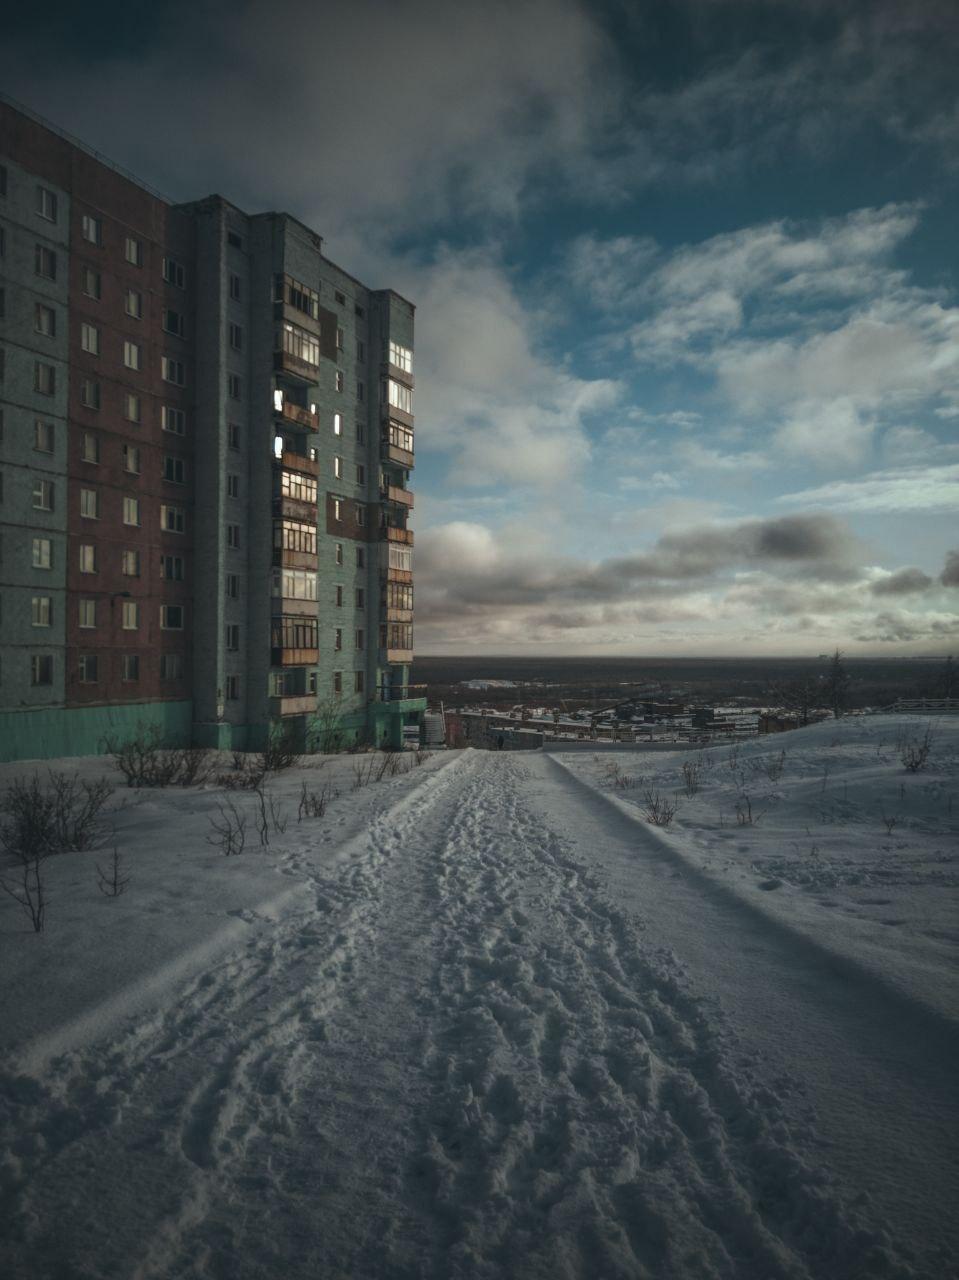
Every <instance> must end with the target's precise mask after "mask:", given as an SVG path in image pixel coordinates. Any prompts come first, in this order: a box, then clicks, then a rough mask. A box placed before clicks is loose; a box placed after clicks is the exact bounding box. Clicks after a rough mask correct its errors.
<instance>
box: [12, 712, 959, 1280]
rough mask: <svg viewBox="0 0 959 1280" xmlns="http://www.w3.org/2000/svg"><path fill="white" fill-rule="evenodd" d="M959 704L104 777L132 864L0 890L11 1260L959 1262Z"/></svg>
mask: <svg viewBox="0 0 959 1280" xmlns="http://www.w3.org/2000/svg"><path fill="white" fill-rule="evenodd" d="M957 728H959V726H957V727H956V728H953V727H951V726H950V725H949V724H947V723H945V722H943V723H942V724H940V725H938V726H936V729H935V741H934V749H933V751H932V753H931V755H930V759H929V762H928V765H927V767H926V768H925V769H924V770H923V771H921V772H917V773H915V774H911V773H907V772H906V771H904V769H903V767H902V764H901V761H900V757H899V754H898V753H897V750H896V749H895V747H894V745H893V744H894V742H895V739H896V735H897V734H899V735H900V736H901V732H902V728H901V726H896V725H894V724H893V723H892V722H891V719H885V720H884V719H881V718H875V719H872V718H870V719H865V718H860V719H856V720H855V721H852V720H850V721H848V722H841V723H839V724H829V725H822V726H817V727H816V728H814V729H809V730H802V731H797V732H795V733H793V734H789V735H782V737H781V739H776V740H774V741H772V743H771V742H770V741H757V742H755V743H751V744H749V745H748V746H743V747H741V748H740V751H739V754H738V755H737V756H736V758H734V759H733V761H732V763H730V761H729V760H728V759H727V758H726V755H725V751H724V750H723V749H717V750H715V751H714V753H713V755H712V758H710V757H707V756H698V757H697V756H696V755H695V754H693V753H685V754H680V753H676V754H675V755H664V754H656V755H651V754H644V753H643V752H642V751H637V752H635V753H633V752H630V753H617V754H616V757H615V759H616V762H617V768H618V770H619V777H620V778H622V777H626V778H627V779H628V781H627V782H626V783H625V784H623V783H622V782H617V781H616V777H615V775H614V772H613V771H612V769H611V767H610V765H609V763H608V759H607V757H605V756H604V757H602V758H601V759H594V758H593V757H592V756H591V755H589V754H583V753H573V752H570V753H568V754H566V755H562V754H557V755H555V756H551V755H542V754H540V753H529V754H526V753H524V754H523V755H518V754H517V755H511V754H508V753H504V754H500V753H483V752H475V751H466V752H463V753H452V752H451V753H447V754H444V755H441V756H438V757H434V758H433V759H432V760H430V761H429V762H428V763H427V764H426V766H425V767H422V768H419V769H416V770H412V771H411V772H409V773H407V774H405V775H402V776H399V777H393V778H389V777H385V778H384V779H383V780H381V781H380V782H371V783H370V785H368V786H363V787H358V789H356V790H350V786H351V777H352V778H355V774H353V773H351V771H352V770H353V769H354V764H353V762H352V761H350V760H349V759H347V758H334V759H330V760H327V761H326V762H325V763H324V764H323V766H322V769H321V770H320V771H319V772H317V770H316V769H315V768H314V767H306V766H304V767H302V768H297V769H294V770H291V771H290V772H289V773H284V774H281V775H278V776H277V777H276V778H275V779H274V780H273V781H271V782H270V784H269V786H270V789H271V791H272V792H273V794H274V797H275V799H276V801H277V804H278V805H279V806H280V807H281V808H282V807H283V806H284V805H285V806H286V810H287V812H288V814H290V815H291V817H292V818H294V819H295V797H296V795H297V793H298V792H299V787H300V783H301V780H303V779H306V780H307V781H308V785H310V786H311V787H312V786H316V785H317V779H318V778H320V779H323V780H326V781H332V782H335V784H336V786H337V787H338V789H339V795H336V796H335V797H334V798H333V799H332V800H331V802H330V804H329V807H328V809H327V811H326V813H325V814H324V816H323V817H321V818H316V819H308V818H305V819H304V820H303V821H302V822H301V823H296V822H295V820H291V821H290V823H289V826H288V828H287V830H286V831H285V832H275V833H274V835H273V836H272V837H271V842H270V844H269V845H267V846H264V848H263V849H262V850H261V849H259V848H257V849H252V848H251V847H250V846H249V845H248V847H247V850H246V851H245V852H244V853H243V854H242V855H241V856H239V857H232V858H223V857H221V856H220V855H219V854H218V853H217V852H216V851H215V849H213V848H211V846H210V845H209V844H208V843H206V840H205V836H206V833H207V831H208V830H209V824H208V815H209V813H210V812H211V811H214V810H215V805H216V802H217V801H218V800H220V801H222V798H223V793H222V791H220V790H218V789H217V788H214V787H209V788H189V789H186V790H180V789H171V790H168V791H154V792H144V793H128V792H122V793H121V792H120V791H118V792H117V793H116V795H115V796H114V800H115V801H117V802H118V803H117V807H116V809H115V813H114V815H113V818H114V821H115V824H116V829H117V844H118V847H119V848H120V849H121V850H122V851H123V853H124V855H125V857H126V865H127V869H128V871H129V873H130V876H131V881H130V886H129V889H128V891H127V892H126V893H125V894H123V895H122V896H121V897H119V898H116V899H108V898H105V897H104V896H103V895H102V894H100V893H98V892H97V889H96V885H95V881H94V879H93V863H94V861H95V860H96V858H97V857H98V856H99V857H100V860H101V862H102V854H100V855H97V854H94V853H82V854H81V853H73V854H64V855H62V856H58V857H56V858H54V859H51V860H50V861H49V862H48V863H47V866H48V868H49V872H48V875H49V891H50V908H49V913H48V920H47V925H46V928H45V930H44V932H42V933H40V934H34V933H33V932H32V931H30V929H29V923H28V922H27V921H26V919H25V917H24V916H23V915H22V914H19V913H18V911H17V907H16V904H15V903H13V902H12V901H11V900H9V899H7V898H5V899H4V901H3V902H2V903H0V947H2V952H0V958H2V966H3V968H2V1009H0V1014H2V1019H0V1040H2V1045H3V1057H2V1059H0V1275H2V1276H3V1277H5V1278H9V1280H38V1278H40V1277H42V1278H44V1280H47V1278H50V1280H60V1278H62V1280H74V1278H77V1280H93V1278H99V1277H117V1278H123V1280H128V1278H129V1280H133V1278H136V1280H141V1278H142V1280H147V1278H148V1277H156V1278H163V1280H176V1278H179V1277H204V1278H207V1277H209V1278H216V1280H220V1278H223V1280H227V1278H228V1280H248V1278H249V1280H254V1278H255V1280H266V1278H267V1277H270V1278H272V1277H277V1278H283V1280H301V1278H302V1280H307V1278H309V1280H318V1278H324V1277H337V1278H339V1277H363V1278H367V1277H368V1278H369V1280H400V1278H409V1280H413V1278H419V1277H424V1278H434V1280H438V1278H440V1277H456V1278H462V1280H467V1278H470V1280H472V1278H474V1277H475V1278H478V1280H479V1278H482V1280H498V1278H499V1277H541V1278H543V1280H553V1278H557V1280H559V1278H563V1277H570V1278H573V1277H576V1278H582V1280H587V1278H589V1280H607V1278H608V1280H619V1278H624V1280H625V1278H627V1277H629V1278H632V1277H653V1278H657V1280H658V1278H659V1277H663V1278H664V1280H666V1278H676V1280H686V1278H687V1277H692V1278H699V1277H702V1278H706V1277H724V1278H739V1277H742V1278H744V1280H777V1278H780V1277H781V1278H784V1280H785V1278H789V1280H864V1278H872V1277H882V1278H889V1280H892V1278H897V1277H902V1278H905V1277H910V1278H913V1277H915V1278H918V1277H927V1278H928V1280H933V1278H935V1280H943V1278H945V1277H949V1276H952V1275H955V1274H956V1273H957V1230H956V1226H955V1205H956V1204H957V1203H959V1175H957V1167H956V1160H955V1139H956V1133H957V1129H956V1117H957V1108H956V1102H957V1096H956V1095H957V1074H959V1073H957V1071H956V1063H957V1061H959V1055H957V1048H959V1035H957V1022H959V1020H957V1013H956V999H955V982H954V975H955V970H954V960H955V944H956V940H957V921H956V914H955V905H956V885H957V874H956V862H955V849H956V841H955V835H956V830H957V825H959V805H957V806H956V811H955V813H954V812H953V803H952V797H953V796H954V794H955V790H956V786H955V778H956V772H955V765H956V759H957V746H959V732H957ZM782 750H785V752H786V757H785V760H784V761H780V765H781V767H779V766H777V765H776V759H777V758H778V757H779V753H780V751H782ZM694 761H695V762H697V765H698V770H699V774H698V776H697V779H696V783H695V787H694V788H693V787H690V788H688V789H687V790H688V791H689V794H687V792H686V791H683V790H682V785H683V776H682V774H681V768H682V765H683V763H684V762H686V763H689V762H694ZM71 767H72V764H71ZM81 768H82V772H83V774H84V776H99V775H100V774H101V773H108V772H109V766H108V765H107V764H105V763H104V762H103V761H100V760H86V761H84V762H82V765H81ZM18 772H19V773H21V774H22V773H23V772H25V770H24V769H23V767H22V766H21V767H19V768H18V767H16V766H5V767H4V769H3V776H2V777H0V782H5V781H9V779H10V778H11V777H12V776H15V775H16V774H17V773H18ZM824 774H825V781H823V776H824ZM770 775H772V776H770ZM657 791H658V792H659V793H660V794H661V795H667V794H668V795H669V796H670V797H672V798H673V799H674V800H675V801H676V803H677V804H678V811H677V815H676V817H675V819H674V821H673V823H672V824H671V825H670V826H669V827H668V828H667V829H660V828H656V827H654V826H651V825H650V824H649V823H648V822H647V821H646V819H645V817H644V816H643V811H644V810H645V809H648V807H649V802H648V796H649V795H651V794H653V793H655V792H657ZM131 794H132V795H133V796H134V799H133V801H132V802H129V800H130V796H131ZM235 794H236V793H234V795H235ZM744 795H745V796H748V797H749V799H750V802H751V805H752V810H753V818H754V821H753V823H752V824H751V825H750V824H748V823H745V822H740V821H739V820H738V819H737V818H736V817H735V806H736V804H737V803H739V804H740V805H742V797H743V796H744ZM121 799H124V800H126V801H127V802H128V803H126V804H125V806H123V807H121V806H120V804H119V801H120V800H121ZM880 802H881V807H882V808H883V810H884V812H885V814H886V817H890V816H893V815H892V813H891V807H892V806H895V810H896V816H897V821H896V822H895V823H893V825H892V827H891V829H890V830H888V831H887V826H888V824H886V823H884V822H883V821H882V820H881V818H880V816H879V807H880ZM236 803H237V804H238V806H239V805H242V804H244V803H248V800H247V797H246V796H243V795H240V797H239V799H238V800H237V801H236ZM721 813H722V815H723V816H722V817H720V814H721ZM757 814H759V815H761V816H760V817H759V818H758V820H757V819H756V815H757ZM807 829H808V832H809V834H807ZM813 846H815V847H816V852H815V853H812V852H811V848H812V847H813ZM880 899H881V900H882V901H879V900H880ZM837 919H838V920H840V921H841V922H842V923H841V924H838V925H837V924H836V920H837Z"/></svg>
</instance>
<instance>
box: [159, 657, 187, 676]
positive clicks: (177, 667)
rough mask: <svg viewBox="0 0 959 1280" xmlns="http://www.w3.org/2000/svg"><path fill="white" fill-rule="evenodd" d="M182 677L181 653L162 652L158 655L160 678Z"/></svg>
mask: <svg viewBox="0 0 959 1280" xmlns="http://www.w3.org/2000/svg"><path fill="white" fill-rule="evenodd" d="M182 677H183V654H182V653H162V654H161V655H160V679H161V680H180V679H182Z"/></svg>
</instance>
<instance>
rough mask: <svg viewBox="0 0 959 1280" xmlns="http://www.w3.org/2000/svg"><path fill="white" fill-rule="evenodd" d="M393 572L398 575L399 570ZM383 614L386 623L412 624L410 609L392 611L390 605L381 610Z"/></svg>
mask: <svg viewBox="0 0 959 1280" xmlns="http://www.w3.org/2000/svg"><path fill="white" fill-rule="evenodd" d="M393 572H394V573H399V572H401V570H399V569H394V570H393ZM383 612H384V613H385V615H386V621H387V622H412V621H413V610H412V609H394V608H393V607H392V606H391V605H387V606H386V607H385V609H384V610H383Z"/></svg>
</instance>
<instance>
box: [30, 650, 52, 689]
mask: <svg viewBox="0 0 959 1280" xmlns="http://www.w3.org/2000/svg"><path fill="white" fill-rule="evenodd" d="M30 683H31V684H32V685H34V686H36V685H43V684H53V655H52V654H50V653H33V654H31V655H30Z"/></svg>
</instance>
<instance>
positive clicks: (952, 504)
mask: <svg viewBox="0 0 959 1280" xmlns="http://www.w3.org/2000/svg"><path fill="white" fill-rule="evenodd" d="M776 502H777V503H782V504H789V505H791V506H814V507H828V508H832V509H833V510H835V511H855V512H863V513H867V512H887V513H890V514H895V513H905V512H914V511H923V512H926V513H932V512H948V511H957V510H959V466H944V467H911V468H906V469H904V470H901V471H874V472H871V473H870V474H868V475H865V476H863V477H862V478H861V479H859V480H835V481H831V482H830V483H828V484H824V485H820V486H819V487H818V488H815V489H803V490H802V491H800V492H799V493H784V494H781V495H780V496H779V497H778V498H776Z"/></svg>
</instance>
